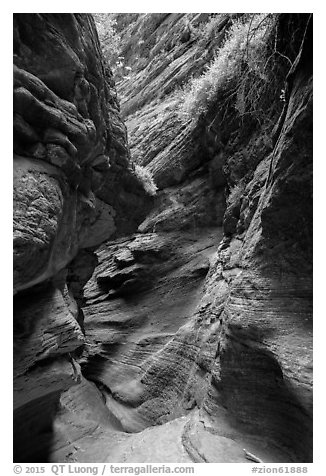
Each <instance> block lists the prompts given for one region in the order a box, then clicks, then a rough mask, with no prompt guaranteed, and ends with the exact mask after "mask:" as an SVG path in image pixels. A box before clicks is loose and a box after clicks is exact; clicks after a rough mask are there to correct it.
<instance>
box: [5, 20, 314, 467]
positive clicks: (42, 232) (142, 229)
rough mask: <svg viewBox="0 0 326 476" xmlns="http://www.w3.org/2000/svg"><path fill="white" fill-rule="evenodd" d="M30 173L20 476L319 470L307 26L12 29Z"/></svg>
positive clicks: (21, 204)
mask: <svg viewBox="0 0 326 476" xmlns="http://www.w3.org/2000/svg"><path fill="white" fill-rule="evenodd" d="M14 172H15V176H14V460H15V461H16V462H80V463H83V462H84V463H90V462H112V463H119V462H120V463H122V462H129V463H147V462H149V463H164V462H172V463H186V462H188V463H193V462H195V463H203V462H204V463H224V462H226V463H228V462H230V463H234V462H243V463H246V462H247V463H250V459H248V453H250V454H253V455H255V456H256V458H257V459H258V460H260V461H263V462H266V463H267V462H284V463H286V462H287V463H290V462H310V461H312V16H311V15H309V14H206V13H205V14H204V13H198V14H195V13H189V14H181V13H180V14H178V13H172V14H163V13H161V14H94V15H91V14H15V15H14ZM244 450H245V451H244Z"/></svg>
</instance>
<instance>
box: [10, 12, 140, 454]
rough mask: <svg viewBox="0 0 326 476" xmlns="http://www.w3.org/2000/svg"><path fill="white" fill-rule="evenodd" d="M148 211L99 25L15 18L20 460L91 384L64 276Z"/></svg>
mask: <svg viewBox="0 0 326 476" xmlns="http://www.w3.org/2000/svg"><path fill="white" fill-rule="evenodd" d="M131 202H132V207H130V203H131ZM146 203H148V202H146V200H145V193H144V190H143V188H142V185H141V183H139V181H138V179H137V178H136V177H135V175H134V174H133V172H132V170H131V169H130V166H129V148H128V144H127V135H126V128H125V125H124V123H123V122H122V120H121V118H120V114H119V105H118V102H117V96H116V91H115V87H114V82H113V79H112V74H111V72H110V71H109V70H108V69H107V68H104V66H103V61H102V55H101V51H100V45H99V41H98V38H97V33H96V29H95V25H94V21H93V18H92V16H91V15H84V14H81V15H79V14H76V15H72V14H17V15H14V293H15V301H14V307H15V314H14V409H15V416H14V435H15V441H14V455H15V456H14V457H15V460H17V461H26V460H31V461H33V458H36V459H38V458H41V460H42V459H43V460H44V458H46V452H47V449H48V448H47V447H48V446H49V444H50V436H49V435H50V434H51V426H52V420H53V412H54V409H55V406H56V405H57V402H58V398H59V396H60V393H61V392H62V390H66V389H67V388H69V387H70V386H71V385H74V384H76V383H77V382H79V381H80V378H81V374H80V368H79V365H78V363H76V362H75V360H74V351H75V350H76V349H78V348H80V347H81V346H82V345H83V343H84V334H83V332H82V329H81V327H80V324H81V325H82V316H81V311H80V310H79V309H78V304H79V302H78V303H77V302H76V301H75V298H74V295H73V292H72V290H71V289H69V285H68V286H67V281H66V277H67V270H65V268H66V267H67V265H68V264H69V263H70V262H71V260H72V259H73V258H75V257H76V255H77V253H78V251H79V250H81V249H83V248H87V249H90V248H93V247H95V246H97V245H99V244H100V243H101V242H103V240H105V239H107V238H109V237H111V236H113V235H117V234H119V233H126V232H129V231H131V230H133V229H134V228H135V224H136V223H137V222H139V221H140V220H141V219H142V217H144V216H145V213H146V207H147V205H146ZM86 254H87V253H86ZM82 256H83V254H82ZM94 266H95V262H94V261H92V260H90V271H89V273H90V274H91V273H92V270H93V268H94ZM88 277H89V276H88V275H87V272H86V276H85V280H86V281H87V279H88ZM71 280H72V277H71ZM80 281H81V276H80V277H79V282H80ZM77 291H78V289H77ZM78 298H79V295H78V292H76V299H77V301H78ZM78 321H79V322H78Z"/></svg>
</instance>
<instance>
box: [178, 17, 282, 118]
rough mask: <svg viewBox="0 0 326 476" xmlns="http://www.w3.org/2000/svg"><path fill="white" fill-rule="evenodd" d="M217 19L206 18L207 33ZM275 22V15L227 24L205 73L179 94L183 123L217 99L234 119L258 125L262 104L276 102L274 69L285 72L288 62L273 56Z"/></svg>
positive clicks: (261, 115)
mask: <svg viewBox="0 0 326 476" xmlns="http://www.w3.org/2000/svg"><path fill="white" fill-rule="evenodd" d="M217 20H218V19H217V18H214V17H213V18H212V20H211V22H210V25H209V30H211V29H212V28H214V25H215V23H216V21H217ZM277 20H278V14H247V15H242V16H241V17H240V18H238V19H236V20H233V24H232V26H231V27H230V29H229V30H228V32H227V34H226V38H225V40H224V43H223V45H222V46H221V48H219V50H218V51H217V53H216V55H215V58H214V59H213V61H212V62H211V64H210V65H209V67H208V68H207V70H206V71H205V72H204V74H202V75H201V76H200V77H199V78H193V79H192V80H191V81H190V83H189V84H188V85H187V86H186V88H185V89H184V90H183V96H182V101H181V106H180V115H181V117H183V119H189V118H192V119H194V120H197V119H198V118H199V116H200V115H202V114H206V113H207V111H208V110H209V108H210V106H211V104H212V103H214V102H216V100H217V98H218V99H219V104H220V109H223V108H224V109H227V107H228V106H229V105H230V104H231V103H232V105H233V108H234V109H235V110H236V112H237V114H238V116H240V117H243V116H245V115H248V114H249V115H251V116H253V117H255V119H257V120H258V121H259V122H260V121H261V120H262V119H264V118H265V113H266V108H265V104H266V101H269V103H270V102H271V97H276V98H277V99H278V100H279V96H280V94H281V91H280V89H279V87H280V86H279V84H280V83H279V77H278V69H279V67H280V66H279V64H280V63H281V66H282V67H283V69H284V65H285V69H287V70H288V69H289V68H290V67H291V61H290V60H289V59H288V58H286V57H285V56H284V55H281V54H280V53H278V52H277V47H276V45H277V23H278V21H277ZM210 34H211V33H210ZM280 56H283V58H281V59H282V61H281V62H280V61H279V57H280ZM276 59H277V61H276ZM282 62H283V63H282ZM283 77H284V72H283Z"/></svg>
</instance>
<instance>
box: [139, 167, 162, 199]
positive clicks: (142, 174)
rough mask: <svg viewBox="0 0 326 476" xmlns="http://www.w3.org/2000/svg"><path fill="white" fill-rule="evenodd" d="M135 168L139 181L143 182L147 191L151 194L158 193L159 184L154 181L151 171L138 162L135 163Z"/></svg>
mask: <svg viewBox="0 0 326 476" xmlns="http://www.w3.org/2000/svg"><path fill="white" fill-rule="evenodd" d="M134 170H135V174H136V176H137V177H138V179H139V181H140V182H141V183H142V184H143V187H144V190H145V192H147V193H148V195H151V196H154V195H156V192H157V186H156V184H155V182H154V179H153V176H152V174H151V172H150V171H149V170H148V169H147V168H146V167H142V166H141V165H138V164H135V166H134Z"/></svg>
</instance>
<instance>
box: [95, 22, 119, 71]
mask: <svg viewBox="0 0 326 476" xmlns="http://www.w3.org/2000/svg"><path fill="white" fill-rule="evenodd" d="M93 17H94V20H95V24H96V28H97V33H98V36H99V40H100V44H101V47H102V52H103V56H104V58H105V60H106V61H107V62H108V64H109V65H110V67H111V68H115V67H116V66H117V65H119V62H120V58H119V52H120V47H121V37H120V35H119V34H118V32H117V30H116V25H117V21H116V19H115V18H114V16H113V14H112V13H93Z"/></svg>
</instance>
